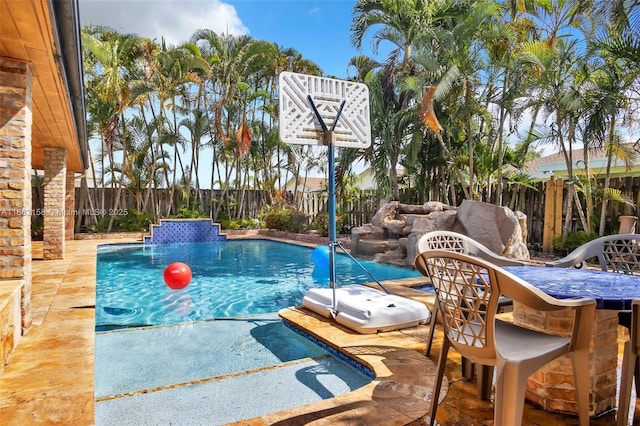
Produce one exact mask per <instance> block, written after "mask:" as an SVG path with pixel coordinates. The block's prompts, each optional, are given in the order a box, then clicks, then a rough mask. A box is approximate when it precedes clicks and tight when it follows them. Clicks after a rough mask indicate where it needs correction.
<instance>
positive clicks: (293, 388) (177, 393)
mask: <svg viewBox="0 0 640 426" xmlns="http://www.w3.org/2000/svg"><path fill="white" fill-rule="evenodd" d="M312 254H313V249H311V248H308V247H303V246H297V245H292V244H287V243H281V242H274V241H269V240H232V241H223V242H210V243H209V242H207V243H189V244H162V245H153V246H142V245H134V246H132V245H128V246H123V245H113V246H102V247H100V248H99V250H98V258H97V274H96V331H97V332H96V336H95V376H94V377H95V379H94V380H95V386H94V389H95V423H96V424H98V425H101V426H109V425H118V426H123V425H136V426H140V425H153V426H155V425H159V424H172V425H189V426H193V425H223V424H226V423H228V422H234V421H239V420H242V419H248V418H252V417H255V416H260V415H263V414H266V413H270V412H274V411H279V410H285V409H291V408H294V407H298V406H301V405H304V404H309V403H313V402H316V401H320V400H323V399H327V398H332V397H335V396H337V395H341V394H345V393H348V392H351V391H354V390H355V389H358V388H360V387H362V386H364V385H365V384H367V383H370V382H371V380H372V379H373V374H372V372H371V371H370V370H367V369H366V368H365V367H364V366H362V365H359V364H357V363H356V362H354V361H353V360H350V359H348V358H346V357H345V356H344V355H342V354H340V353H337V352H336V351H335V349H333V348H331V347H329V346H327V345H325V344H323V343H321V342H316V341H315V340H314V339H313V338H311V337H310V336H306V335H304V333H303V332H301V331H299V330H292V329H290V328H289V327H287V326H286V325H285V324H284V322H283V321H282V320H281V319H280V318H279V316H278V314H277V312H278V311H279V310H280V309H282V308H286V307H289V306H298V305H300V304H301V303H302V297H303V296H304V294H305V292H306V291H307V290H308V289H310V288H313V287H319V286H327V285H328V280H329V276H328V270H327V268H326V265H320V266H316V264H315V263H319V260H318V256H316V259H315V262H314V260H313V259H312ZM173 262H184V263H186V264H187V265H189V266H190V268H191V270H192V275H193V277H192V280H191V282H190V283H189V285H188V286H187V287H186V288H185V289H182V290H172V289H170V288H169V287H168V286H167V285H166V284H165V283H164V278H163V275H164V270H165V269H166V267H167V266H168V265H169V264H171V263H173ZM361 264H362V266H363V267H364V268H365V269H366V271H368V273H367V272H365V271H363V270H362V268H361V267H360V266H358V264H356V263H355V262H354V261H353V260H352V259H350V258H349V257H348V256H345V255H340V256H337V258H336V282H337V283H338V285H347V284H358V283H365V282H370V281H373V279H372V278H371V276H373V277H374V278H375V279H376V280H379V281H384V280H389V279H401V278H409V277H414V276H419V273H418V272H417V271H412V270H409V269H405V268H400V267H394V266H390V265H385V264H381V263H376V262H369V261H361ZM369 274H371V276H370V275H369Z"/></svg>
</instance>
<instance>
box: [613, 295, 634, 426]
mask: <svg viewBox="0 0 640 426" xmlns="http://www.w3.org/2000/svg"><path fill="white" fill-rule="evenodd" d="M639 371H640V299H637V300H634V301H633V304H632V305H631V324H630V327H629V340H627V341H626V342H625V343H624V354H623V356H622V371H621V373H620V397H619V400H618V414H617V416H618V426H626V425H627V420H628V417H629V408H630V406H631V386H632V384H633V380H632V379H633V378H634V377H635V379H636V380H635V382H636V397H637V396H638V392H640V386H638V372H639Z"/></svg>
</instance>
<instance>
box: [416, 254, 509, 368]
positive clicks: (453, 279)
mask: <svg viewBox="0 0 640 426" xmlns="http://www.w3.org/2000/svg"><path fill="white" fill-rule="evenodd" d="M415 264H416V268H417V269H418V270H419V271H420V272H421V273H422V274H423V275H425V276H428V277H429V278H431V281H432V283H433V287H434V289H435V291H436V297H437V302H438V306H439V309H440V310H441V313H442V314H441V315H442V322H443V325H444V331H445V334H446V335H447V338H448V340H449V341H450V342H451V345H452V346H453V347H454V348H455V349H456V350H457V351H458V352H459V353H460V354H461V355H462V356H464V357H466V358H468V359H470V360H471V361H473V362H480V363H481V364H484V365H495V360H496V348H495V340H494V332H495V314H496V310H497V304H498V298H499V296H500V288H499V286H498V280H497V277H496V274H495V271H494V269H493V268H491V267H490V266H488V264H486V263H480V262H478V261H476V259H475V258H471V257H469V256H466V255H464V254H460V253H456V252H452V251H448V250H447V251H441V250H429V251H423V252H422V253H421V254H419V255H418V256H417V257H416V260H415Z"/></svg>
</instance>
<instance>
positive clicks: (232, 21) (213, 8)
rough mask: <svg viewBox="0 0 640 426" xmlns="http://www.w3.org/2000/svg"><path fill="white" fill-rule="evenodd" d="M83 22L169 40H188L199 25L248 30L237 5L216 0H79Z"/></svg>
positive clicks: (232, 31)
mask: <svg viewBox="0 0 640 426" xmlns="http://www.w3.org/2000/svg"><path fill="white" fill-rule="evenodd" d="M79 5H80V20H81V23H82V25H87V24H93V25H106V26H109V27H111V28H113V29H115V30H118V31H120V32H123V33H135V34H138V35H139V36H143V37H149V38H151V39H156V40H157V41H160V38H161V37H163V36H164V38H165V40H166V42H167V43H168V44H179V43H182V42H184V41H187V40H188V39H189V37H191V35H192V34H193V33H194V31H196V30H198V29H203V28H206V29H210V30H213V31H215V32H218V33H229V34H234V35H239V34H247V33H248V32H249V30H248V29H247V28H246V27H245V26H244V25H243V24H242V21H241V20H240V18H239V17H238V14H237V13H236V9H235V8H234V7H233V6H232V5H230V4H227V3H223V2H221V1H219V0H160V1H158V0H80V3H79Z"/></svg>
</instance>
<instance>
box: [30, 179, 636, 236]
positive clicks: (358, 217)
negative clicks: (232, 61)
mask: <svg viewBox="0 0 640 426" xmlns="http://www.w3.org/2000/svg"><path fill="white" fill-rule="evenodd" d="M547 183H548V182H540V183H538V184H537V185H536V186H535V188H526V189H525V188H506V189H505V192H504V196H503V204H504V205H505V206H507V207H509V208H511V209H512V210H519V211H521V212H523V213H524V214H525V215H526V216H527V233H528V236H527V242H528V243H530V244H533V243H540V244H542V241H543V234H544V222H545V197H546V194H545V193H546V185H547ZM598 183H599V185H600V186H602V182H601V181H599V182H598ZM610 187H611V188H617V189H619V190H620V191H621V193H622V194H623V195H625V196H626V197H627V198H629V199H630V200H632V201H633V202H634V203H635V204H636V205H640V177H624V178H614V179H612V180H611V184H610ZM88 191H89V192H90V196H91V197H92V200H94V203H93V205H89V204H88V203H86V202H85V203H84V205H81V200H82V199H85V200H86V199H87V198H86V197H84V198H82V197H81V196H80V189H79V188H76V211H77V214H76V216H75V217H76V222H77V224H78V225H79V227H77V228H76V229H84V227H85V226H88V225H89V224H91V223H93V222H94V219H95V218H92V217H90V216H91V215H92V214H95V213H96V212H98V213H100V212H101V211H103V210H104V208H105V207H103V206H113V200H114V196H115V191H114V190H112V189H105V190H104V191H102V190H98V189H95V188H90V189H88ZM201 192H202V196H201V201H202V207H203V208H202V210H203V211H205V212H207V213H208V214H209V215H210V217H213V218H214V220H218V219H219V217H221V216H220V215H222V214H223V213H224V212H225V211H224V209H222V210H220V211H219V212H218V215H217V216H215V214H214V213H215V211H216V208H215V206H216V205H217V203H219V200H220V199H221V197H222V194H221V192H220V191H218V190H213V191H212V190H201ZM563 193H564V195H563V199H566V196H567V184H566V183H565V184H564V188H563ZM42 194H43V190H42V188H41V187H34V188H33V208H42V206H43V195H42ZM229 197H230V198H231V199H233V200H237V203H236V205H234V212H238V211H239V212H240V217H241V218H255V217H257V216H258V214H259V213H260V212H261V209H262V207H263V206H264V205H265V203H268V200H269V199H270V198H269V197H270V195H269V194H268V193H266V192H264V191H253V190H247V191H243V192H242V193H238V192H236V191H231V192H230V194H229ZM169 198H170V193H169V191H167V190H159V191H158V201H157V203H158V205H159V208H160V209H159V211H160V212H165V211H168V209H169V204H170V203H169V201H170V200H169ZM416 198H417V196H416V194H415V190H408V191H405V192H403V194H402V196H401V201H402V202H403V203H406V204H422V203H417V202H416V201H414V200H415V199H416ZM285 199H286V201H287V202H288V203H289V204H291V205H294V206H296V208H297V209H298V210H300V211H302V212H303V213H305V214H306V215H307V216H308V217H309V218H310V220H311V218H313V217H314V216H315V215H317V214H318V213H321V212H326V211H327V195H326V193H322V192H312V193H299V194H298V195H297V197H296V199H295V200H294V199H293V196H292V194H286V195H285ZM460 199H461V198H460ZM380 203H381V200H380V199H379V198H377V197H376V196H375V195H373V194H364V195H362V196H361V197H360V198H357V199H355V200H352V201H343V200H339V199H338V200H337V202H336V209H337V212H338V214H339V215H340V216H341V218H342V221H343V223H344V224H346V225H349V226H350V227H357V226H362V225H364V224H366V223H370V222H371V218H372V217H373V215H374V214H375V213H376V211H377V210H378V208H379V205H380ZM181 204H183V203H182V201H181V199H180V196H179V194H177V193H175V194H174V205H181ZM136 205H137V204H136V200H135V199H134V198H133V197H132V196H131V195H130V194H128V193H126V192H125V191H123V192H122V195H121V202H120V208H121V209H128V210H131V209H134V208H135V207H136ZM583 205H584V201H583ZM564 207H565V203H563V204H562V220H564ZM107 208H108V207H107ZM91 209H93V211H92V210H91ZM595 211H596V212H597V214H598V217H597V218H594V219H595V220H596V222H595V223H597V222H598V221H599V211H600V207H599V205H596V206H595ZM556 214H560V211H558V212H557V213H556ZM624 215H631V216H635V215H637V213H636V209H635V208H633V207H631V206H628V205H626V204H624V203H620V202H609V204H608V207H607V214H606V226H605V234H612V233H616V232H618V228H619V223H618V218H619V217H620V216H624ZM574 216H575V217H573V219H572V224H571V231H575V230H577V229H579V228H580V221H579V219H578V216H577V214H575V209H574ZM547 220H549V218H547ZM554 220H555V219H554ZM338 231H340V230H338Z"/></svg>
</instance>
